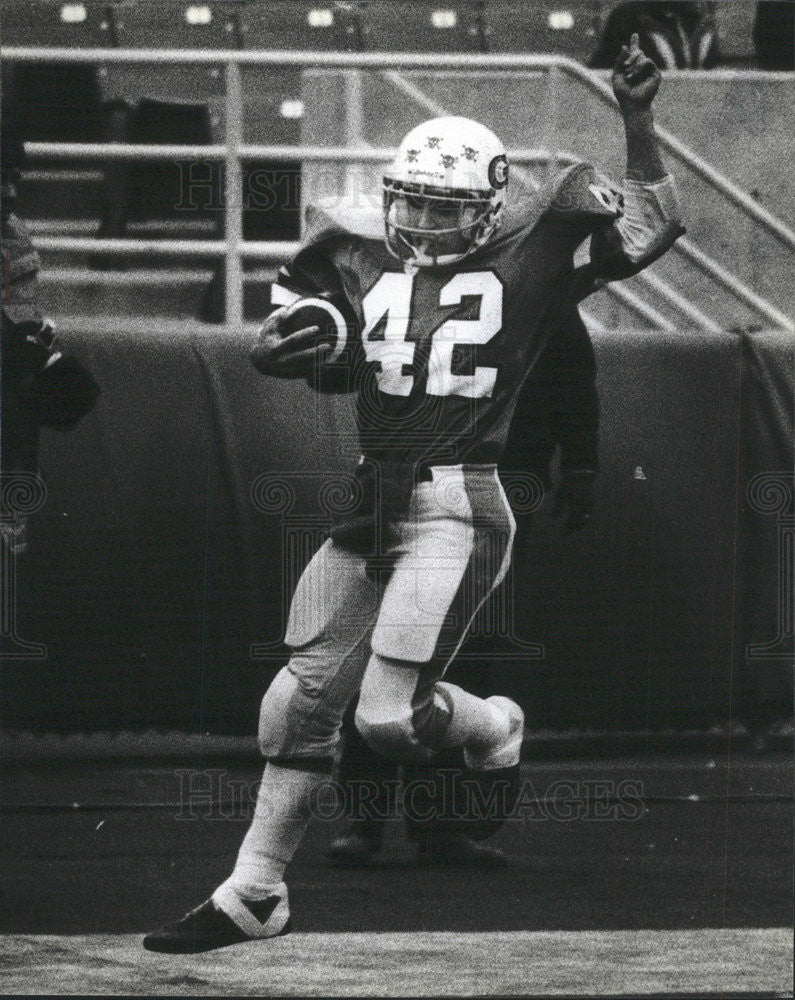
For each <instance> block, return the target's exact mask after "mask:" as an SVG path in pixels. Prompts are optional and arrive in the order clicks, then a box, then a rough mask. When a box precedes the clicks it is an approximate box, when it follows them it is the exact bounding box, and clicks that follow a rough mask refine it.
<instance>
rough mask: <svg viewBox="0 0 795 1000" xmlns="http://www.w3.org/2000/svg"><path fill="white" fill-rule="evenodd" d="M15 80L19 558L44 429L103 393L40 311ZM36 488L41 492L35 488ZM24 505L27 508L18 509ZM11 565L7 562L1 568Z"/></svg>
mask: <svg viewBox="0 0 795 1000" xmlns="http://www.w3.org/2000/svg"><path fill="white" fill-rule="evenodd" d="M13 83H14V81H13V75H12V73H11V72H10V69H9V68H8V67H4V71H3V107H2V136H0V216H1V218H0V251H1V252H2V268H0V352H1V353H0V369H1V370H2V383H0V410H1V413H0V417H1V419H2V424H1V426H2V431H1V432H0V434H1V436H0V474H2V494H0V526H1V530H0V535H1V536H2V544H3V545H4V546H6V547H7V548H8V550H9V551H10V552H11V553H13V554H14V555H16V554H19V553H21V552H23V551H24V550H25V547H26V529H27V514H28V513H29V508H30V506H31V503H30V499H31V497H30V496H29V494H31V492H33V493H36V492H42V491H43V486H42V484H41V483H40V481H39V479H38V464H39V463H38V450H39V433H40V431H41V428H42V427H51V428H54V429H56V430H62V431H66V430H70V429H71V428H73V427H74V426H76V424H77V423H78V421H79V420H80V419H81V418H82V417H83V416H85V415H86V414H87V413H88V412H90V410H91V409H93V407H94V405H95V403H96V400H97V397H98V395H99V386H98V385H97V383H96V381H95V380H94V378H93V376H92V375H91V373H90V372H89V371H88V370H87V369H86V368H85V367H84V366H83V365H82V364H81V363H80V362H79V361H78V360H77V358H75V357H73V356H72V355H70V354H68V353H66V352H65V351H64V350H63V349H62V347H61V345H60V343H59V342H58V339H57V338H56V336H55V332H54V329H53V325H52V323H51V322H50V321H49V320H47V319H46V318H45V317H44V316H43V315H42V312H41V309H40V305H39V286H38V272H39V269H40V267H41V262H40V260H39V255H38V254H37V253H36V250H35V249H34V247H33V242H32V240H31V238H30V233H29V232H28V229H27V226H26V225H25V223H24V222H23V221H22V219H20V218H19V217H18V216H17V215H16V214H15V213H14V204H15V201H16V194H17V183H18V181H19V176H20V169H21V167H22V164H23V161H24V143H23V134H22V130H21V126H20V122H19V116H18V115H17V114H16V107H17V105H16V104H15V101H14V86H13ZM37 488H38V489H37ZM20 498H23V499H24V502H22V503H19V502H18V501H19V500H20ZM3 565H5V560H4V561H3Z"/></svg>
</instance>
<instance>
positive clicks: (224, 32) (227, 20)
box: [112, 0, 240, 49]
mask: <svg viewBox="0 0 795 1000" xmlns="http://www.w3.org/2000/svg"><path fill="white" fill-rule="evenodd" d="M112 14H113V20H114V22H115V25H114V27H115V35H116V39H117V44H118V45H119V47H120V48H123V49H127V48H130V49H137V48H145V49H229V48H232V49H233V48H236V47H237V46H238V45H239V41H240V40H239V36H238V34H237V5H235V4H230V3H217V2H215V0H157V3H140V2H138V0H121V2H117V3H115V4H114V5H113V7H112Z"/></svg>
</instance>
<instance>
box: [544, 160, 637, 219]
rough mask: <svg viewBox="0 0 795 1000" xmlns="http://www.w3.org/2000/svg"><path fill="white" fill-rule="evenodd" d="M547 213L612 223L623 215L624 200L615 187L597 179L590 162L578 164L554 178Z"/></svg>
mask: <svg viewBox="0 0 795 1000" xmlns="http://www.w3.org/2000/svg"><path fill="white" fill-rule="evenodd" d="M547 211H548V212H551V213H552V214H555V215H564V216H569V217H573V218H576V217H585V218H587V217H591V218H602V219H604V220H605V221H609V220H611V219H616V218H618V217H619V216H620V215H622V214H623V211H624V199H623V195H622V194H621V191H620V190H619V188H618V187H617V186H616V185H614V184H612V183H610V182H609V181H608V182H605V181H604V180H597V177H596V171H595V170H594V168H593V167H592V166H591V164H590V163H576V164H574V165H573V166H571V167H567V168H566V169H565V170H562V171H561V172H560V173H559V174H557V175H556V176H555V177H554V178H553V179H552V181H551V183H550V191H549V201H548V208H547Z"/></svg>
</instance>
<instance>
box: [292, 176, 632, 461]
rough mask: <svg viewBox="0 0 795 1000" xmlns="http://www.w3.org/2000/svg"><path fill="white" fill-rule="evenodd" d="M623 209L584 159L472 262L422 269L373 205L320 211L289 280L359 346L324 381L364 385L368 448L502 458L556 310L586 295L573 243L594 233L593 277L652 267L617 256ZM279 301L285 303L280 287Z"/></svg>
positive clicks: (421, 455) (424, 456)
mask: <svg viewBox="0 0 795 1000" xmlns="http://www.w3.org/2000/svg"><path fill="white" fill-rule="evenodd" d="M620 215H621V203H620V196H619V195H618V194H617V192H615V191H614V190H612V189H609V188H605V187H600V186H598V185H597V184H596V183H595V178H594V173H593V168H591V167H590V166H589V165H587V164H580V165H577V166H575V167H573V168H569V169H568V170H567V171H565V172H563V174H562V175H560V176H559V177H558V178H557V179H556V181H555V182H554V183H552V184H551V185H550V186H549V188H547V189H546V190H545V191H542V192H539V193H538V194H537V195H536V196H534V197H530V198H527V199H524V200H522V201H521V202H518V203H516V204H515V205H510V204H509V205H508V206H507V207H506V209H505V211H504V213H503V218H502V223H501V226H500V228H499V229H498V230H497V232H496V233H495V234H494V236H492V238H491V239H490V240H489V241H488V243H487V244H486V245H484V246H483V247H481V248H479V249H478V250H476V251H475V252H473V253H471V254H469V255H468V256H467V257H466V258H464V259H463V260H461V261H459V262H458V263H456V264H452V265H447V266H443V267H435V268H425V267H424V268H419V269H416V268H411V267H406V266H405V265H404V264H403V263H402V262H401V261H399V260H397V259H396V258H395V257H393V256H392V255H391V254H390V253H389V251H388V250H387V248H386V246H385V242H384V237H383V223H382V220H381V216H380V213H378V212H377V211H370V210H361V209H360V210H358V211H355V210H351V209H350V207H346V206H344V205H342V206H337V207H336V208H334V209H326V210H316V211H312V210H310V212H309V213H308V216H307V221H308V235H307V240H306V245H305V246H304V248H302V250H301V251H300V252H299V253H298V254H297V256H296V258H295V259H294V261H293V262H292V264H291V265H289V266H288V267H286V268H284V269H283V270H282V272H281V274H280V279H279V284H280V285H282V286H284V287H285V288H286V289H288V290H289V291H288V294H289V293H290V292H292V293H293V294H297V295H302V296H303V295H308V294H314V295H316V294H318V293H326V294H328V295H331V296H332V297H335V298H336V300H337V302H338V303H340V304H341V305H343V304H344V307H345V308H346V309H347V310H348V314H349V315H350V316H351V324H352V332H351V337H350V343H349V344H348V346H347V347H346V349H345V351H343V353H342V356H341V357H340V359H339V361H338V362H336V364H335V365H334V366H329V367H327V368H326V369H323V370H321V372H320V373H319V376H318V378H317V379H316V387H317V388H319V389H320V390H323V389H325V390H327V391H340V389H348V390H353V391H356V393H357V422H358V428H359V434H360V438H361V448H362V452H363V454H364V455H365V456H367V457H368V458H370V459H373V460H376V461H395V462H400V463H407V464H417V463H419V464H428V465H433V464H458V463H496V462H499V460H500V457H501V455H502V452H503V449H504V447H505V442H506V438H507V435H508V428H509V426H510V423H511V418H512V415H513V412H514V408H515V405H516V400H517V397H518V395H519V392H520V390H521V387H522V384H523V382H524V380H525V379H526V377H527V376H528V373H529V372H530V371H531V369H532V368H533V365H534V364H535V362H536V360H537V359H538V357H539V355H540V354H541V352H542V351H543V349H544V346H545V342H546V338H547V336H548V335H549V334H548V331H549V329H550V325H549V323H547V322H546V319H547V317H548V315H549V313H550V312H551V311H552V310H553V309H554V308H555V306H556V305H557V304H559V303H560V302H561V301H562V300H566V299H576V298H580V297H582V294H583V289H582V288H578V287H577V285H578V277H579V275H578V273H577V272H575V269H574V263H573V255H574V251H575V249H576V248H577V247H578V246H579V244H581V243H582V242H583V240H584V239H585V238H586V237H588V236H589V235H591V236H592V237H593V238H594V240H596V241H597V242H598V243H599V246H598V247H596V248H594V247H593V246H592V254H591V258H592V260H594V261H596V260H598V261H599V265H598V267H593V266H592V268H591V271H590V272H588V273H587V278H586V283H587V284H588V285H591V284H592V282H593V279H594V278H597V277H604V278H610V277H613V276H624V275H625V274H627V273H630V272H632V271H635V270H639V269H640V266H643V265H642V263H641V265H640V266H638V265H637V264H631V263H630V262H629V261H628V259H627V258H625V257H623V256H622V254H621V246H620V239H617V238H616V233H615V232H614V225H615V222H616V220H617V219H618V218H619V217H620ZM273 299H274V302H279V301H285V299H284V297H283V293H282V296H281V297H280V296H279V295H274V296H273Z"/></svg>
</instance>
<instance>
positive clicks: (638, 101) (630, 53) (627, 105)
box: [612, 34, 662, 112]
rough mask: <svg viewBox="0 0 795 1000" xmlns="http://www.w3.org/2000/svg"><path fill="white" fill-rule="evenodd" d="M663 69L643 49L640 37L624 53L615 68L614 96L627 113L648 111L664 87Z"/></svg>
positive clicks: (633, 40)
mask: <svg viewBox="0 0 795 1000" xmlns="http://www.w3.org/2000/svg"><path fill="white" fill-rule="evenodd" d="M661 79H662V77H661V75H660V71H659V69H657V66H656V65H655V64H654V63H653V62H652V60H651V59H649V57H648V56H647V55H646V54H645V52H643V50H642V49H641V47H640V39H639V38H638V36H637V34H635V35H633V36H632V38H631V39H630V40H629V47H627V46H626V45H622V46H621V52H620V53H619V55H618V60H617V61H616V65H615V67H614V68H613V77H612V84H613V93H614V94H615V95H616V100H617V101H618V103H619V106H620V108H621V110H622V111H623V112H627V111H633V110H640V109H642V108H648V107H649V106H650V105H651V102H652V101H653V100H654V96H655V94H656V93H657V91H658V90H659V88H660V80H661Z"/></svg>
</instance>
